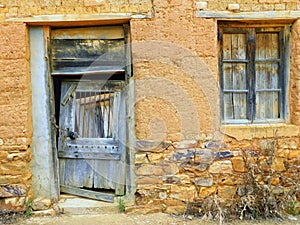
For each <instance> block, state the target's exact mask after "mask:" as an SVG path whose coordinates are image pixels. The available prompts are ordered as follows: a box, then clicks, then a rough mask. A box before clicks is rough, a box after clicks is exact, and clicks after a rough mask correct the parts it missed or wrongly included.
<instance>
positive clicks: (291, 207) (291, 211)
mask: <svg viewBox="0 0 300 225" xmlns="http://www.w3.org/2000/svg"><path fill="white" fill-rule="evenodd" d="M287 213H288V214H290V215H293V216H298V215H299V212H298V210H297V207H296V202H294V201H293V202H290V203H289V207H288V210H287Z"/></svg>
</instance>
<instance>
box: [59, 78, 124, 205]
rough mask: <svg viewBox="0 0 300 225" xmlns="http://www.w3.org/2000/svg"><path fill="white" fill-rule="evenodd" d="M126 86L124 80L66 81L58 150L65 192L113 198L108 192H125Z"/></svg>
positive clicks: (62, 94)
mask: <svg viewBox="0 0 300 225" xmlns="http://www.w3.org/2000/svg"><path fill="white" fill-rule="evenodd" d="M122 85H123V81H105V82H104V81H72V80H65V81H63V82H62V89H61V107H60V121H59V124H60V126H61V127H62V129H61V130H60V132H59V152H58V153H59V154H58V156H59V168H60V174H59V177H60V185H61V190H62V191H64V192H68V193H72V194H77V195H82V196H85V197H90V198H96V199H100V200H105V201H112V200H113V195H109V194H107V193H106V194H104V193H101V191H103V190H113V191H114V192H115V194H116V195H123V194H124V182H125V180H124V177H125V174H124V173H125V165H124V155H125V147H124V146H125V145H124V144H125V143H124V141H125V127H126V124H125V111H126V108H125V94H124V91H122ZM72 132H75V134H73V133H72ZM91 190H93V191H95V190H98V192H94V193H93V192H92V191H91ZM99 191H100V192H99Z"/></svg>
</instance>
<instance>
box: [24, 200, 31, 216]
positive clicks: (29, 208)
mask: <svg viewBox="0 0 300 225" xmlns="http://www.w3.org/2000/svg"><path fill="white" fill-rule="evenodd" d="M31 213H32V207H31V200H30V199H28V200H27V202H26V209H25V216H26V217H29V216H31Z"/></svg>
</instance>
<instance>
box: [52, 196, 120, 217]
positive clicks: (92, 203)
mask: <svg viewBox="0 0 300 225" xmlns="http://www.w3.org/2000/svg"><path fill="white" fill-rule="evenodd" d="M57 206H58V208H59V211H60V212H62V213H65V214H73V215H86V214H89V215H93V214H99V213H106V214H113V213H118V212H119V203H118V202H117V201H115V202H113V203H108V202H102V201H96V200H92V199H87V198H81V197H77V196H72V195H61V199H60V201H59V203H58V204H57Z"/></svg>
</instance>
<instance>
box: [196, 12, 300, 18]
mask: <svg viewBox="0 0 300 225" xmlns="http://www.w3.org/2000/svg"><path fill="white" fill-rule="evenodd" d="M195 16H196V17H198V18H216V19H220V20H245V19H248V20H249V19H250V20H289V19H290V20H296V19H297V18H299V17H300V10H291V11H287V10H283V11H263V12H261V11H260V12H229V11H212V10H199V11H196V12H195Z"/></svg>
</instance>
